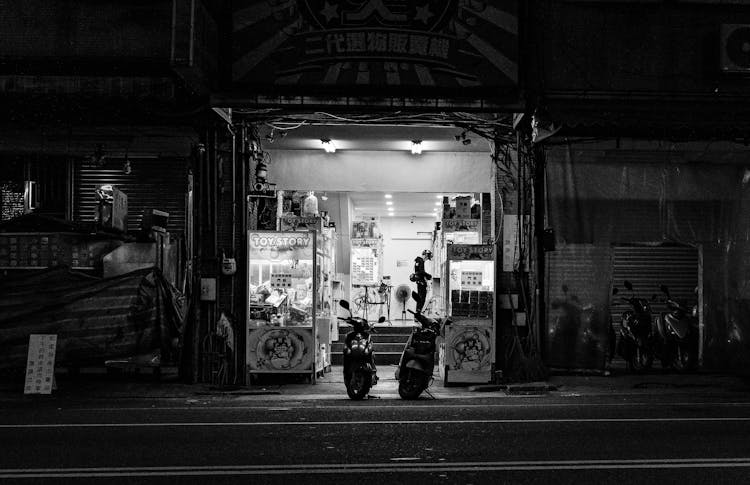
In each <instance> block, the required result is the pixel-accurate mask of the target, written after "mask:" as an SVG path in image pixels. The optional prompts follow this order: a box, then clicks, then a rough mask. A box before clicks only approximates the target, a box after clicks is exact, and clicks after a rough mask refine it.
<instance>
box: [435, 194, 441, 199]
mask: <svg viewBox="0 0 750 485" xmlns="http://www.w3.org/2000/svg"><path fill="white" fill-rule="evenodd" d="M435 197H437V198H438V199H442V198H443V196H442V195H440V194H437V195H436V196H435Z"/></svg>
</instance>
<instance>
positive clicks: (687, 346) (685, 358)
mask: <svg viewBox="0 0 750 485" xmlns="http://www.w3.org/2000/svg"><path fill="white" fill-rule="evenodd" d="M659 289H660V290H661V291H662V293H664V295H665V296H666V303H667V312H666V313H662V314H661V315H660V317H659V319H658V320H657V324H656V332H655V335H654V343H655V345H654V347H655V350H656V354H657V356H658V357H659V359H660V360H661V363H662V366H663V367H664V368H671V369H674V370H676V371H680V372H682V371H687V370H693V369H694V368H695V367H696V366H697V363H698V307H697V306H693V307H692V308H690V309H689V308H687V307H685V306H683V305H681V304H680V303H678V302H677V301H676V300H675V299H673V298H672V296H671V295H670V293H669V288H667V286H666V285H661V286H660V287H659Z"/></svg>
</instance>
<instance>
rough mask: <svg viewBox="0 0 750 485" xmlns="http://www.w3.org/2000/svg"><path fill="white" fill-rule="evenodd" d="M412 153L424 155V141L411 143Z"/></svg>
mask: <svg viewBox="0 0 750 485" xmlns="http://www.w3.org/2000/svg"><path fill="white" fill-rule="evenodd" d="M411 153H412V155H419V154H421V153H422V140H412V141H411Z"/></svg>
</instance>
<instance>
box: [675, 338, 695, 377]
mask: <svg viewBox="0 0 750 485" xmlns="http://www.w3.org/2000/svg"><path fill="white" fill-rule="evenodd" d="M670 367H672V369H674V370H676V371H677V372H686V371H688V370H691V369H692V367H693V359H692V356H691V355H690V352H689V351H688V349H686V348H684V347H683V346H681V345H677V346H675V349H674V352H673V353H672V361H671V362H670Z"/></svg>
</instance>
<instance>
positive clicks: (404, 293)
mask: <svg viewBox="0 0 750 485" xmlns="http://www.w3.org/2000/svg"><path fill="white" fill-rule="evenodd" d="M410 296H411V286H409V285H398V288H396V300H398V301H399V302H400V303H401V305H402V307H401V308H402V309H401V320H406V302H407V301H409V297H410Z"/></svg>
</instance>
